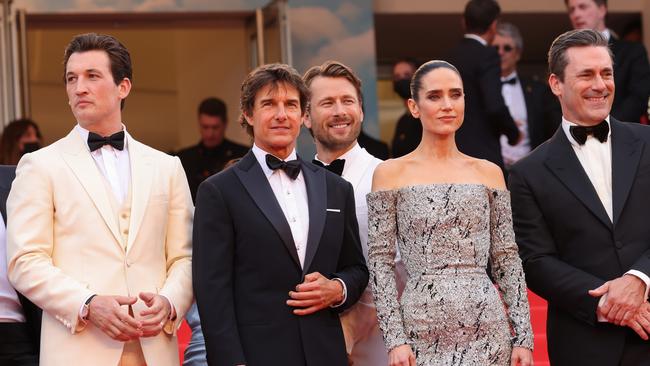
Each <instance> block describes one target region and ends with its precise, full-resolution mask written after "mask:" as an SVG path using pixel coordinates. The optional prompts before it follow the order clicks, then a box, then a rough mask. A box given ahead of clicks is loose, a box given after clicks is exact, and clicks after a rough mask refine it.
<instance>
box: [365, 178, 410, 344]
mask: <svg viewBox="0 0 650 366" xmlns="http://www.w3.org/2000/svg"><path fill="white" fill-rule="evenodd" d="M367 201H368V269H369V270H370V284H371V286H372V293H373V296H374V299H375V306H376V307H377V318H378V319H379V327H380V328H381V332H382V334H383V336H384V341H385V343H386V347H387V349H388V350H392V349H393V348H395V347H397V346H400V345H403V344H407V343H408V338H407V337H406V333H405V331H404V321H403V318H402V311H401V309H400V306H399V303H398V301H397V286H396V281H395V273H394V272H393V269H394V267H395V252H396V249H395V248H396V247H395V243H396V238H397V216H396V213H397V211H396V202H397V192H396V191H379V192H372V193H369V194H368V196H367Z"/></svg>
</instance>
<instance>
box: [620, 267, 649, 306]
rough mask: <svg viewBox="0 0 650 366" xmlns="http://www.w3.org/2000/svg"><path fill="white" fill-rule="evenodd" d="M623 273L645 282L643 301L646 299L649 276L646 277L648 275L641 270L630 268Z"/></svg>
mask: <svg viewBox="0 0 650 366" xmlns="http://www.w3.org/2000/svg"><path fill="white" fill-rule="evenodd" d="M625 274H629V275H632V276H635V277H637V278H638V279H640V280H641V281H643V283H645V295H644V296H643V301H646V300H648V289H649V288H650V277H648V275H646V274H645V273H643V272H641V271H637V270H636V269H631V270H629V271H627V272H625Z"/></svg>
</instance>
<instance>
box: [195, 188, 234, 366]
mask: <svg viewBox="0 0 650 366" xmlns="http://www.w3.org/2000/svg"><path fill="white" fill-rule="evenodd" d="M232 225H233V224H232V217H231V216H230V212H229V210H228V207H227V205H226V203H225V201H224V198H223V196H222V193H221V191H220V190H219V188H218V187H217V186H215V185H214V184H212V183H211V182H209V181H205V182H204V183H202V184H201V185H200V186H199V191H198V194H197V200H196V211H195V215H194V232H193V241H194V243H193V245H194V249H193V254H192V276H193V281H194V285H193V287H194V294H195V297H196V304H197V306H198V309H199V316H200V318H201V328H202V329H203V336H204V338H205V346H206V351H207V359H208V364H209V365H212V366H214V365H224V366H232V365H239V364H245V363H246V361H245V359H244V352H243V349H242V346H241V342H240V338H239V330H238V328H237V318H236V314H235V304H234V296H233V281H234V275H233V271H234V265H233V262H234V260H235V242H234V230H233V226H232Z"/></svg>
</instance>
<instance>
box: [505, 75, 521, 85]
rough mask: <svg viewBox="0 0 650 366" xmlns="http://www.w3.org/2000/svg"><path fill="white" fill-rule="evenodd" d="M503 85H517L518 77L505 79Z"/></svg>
mask: <svg viewBox="0 0 650 366" xmlns="http://www.w3.org/2000/svg"><path fill="white" fill-rule="evenodd" d="M503 84H510V85H515V84H517V77H516V76H513V77H511V78H509V79H505V80H503V81H501V85H503Z"/></svg>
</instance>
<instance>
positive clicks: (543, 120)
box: [519, 77, 562, 149]
mask: <svg viewBox="0 0 650 366" xmlns="http://www.w3.org/2000/svg"><path fill="white" fill-rule="evenodd" d="M519 83H520V84H521V88H522V89H523V92H524V100H525V101H526V113H527V115H528V137H529V139H530V147H531V149H534V148H536V147H537V146H539V145H540V144H541V143H542V142H544V141H546V140H548V139H549V138H550V137H551V136H553V133H554V132H555V130H556V129H557V127H558V126H559V125H560V121H562V109H561V108H560V103H559V102H558V100H557V98H556V97H555V96H554V95H553V94H552V93H551V90H550V88H549V87H548V86H547V85H545V84H542V83H541V82H539V81H537V80H533V79H529V78H524V77H520V78H519Z"/></svg>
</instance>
